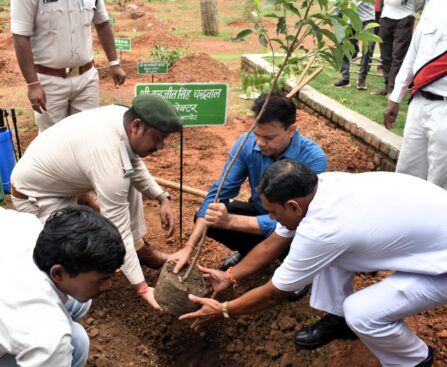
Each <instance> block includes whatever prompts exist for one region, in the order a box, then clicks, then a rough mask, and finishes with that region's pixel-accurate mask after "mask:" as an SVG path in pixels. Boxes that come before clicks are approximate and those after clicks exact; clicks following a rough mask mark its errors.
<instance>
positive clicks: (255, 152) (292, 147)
mask: <svg viewBox="0 0 447 367" xmlns="http://www.w3.org/2000/svg"><path fill="white" fill-rule="evenodd" d="M245 135H246V133H245V134H243V135H242V136H241V137H240V138H239V139H238V140H237V141H236V143H235V144H234V146H233V148H232V149H231V152H230V155H229V157H228V160H227V162H226V163H225V166H224V169H223V170H222V173H221V175H220V177H219V179H218V180H217V181H216V182H214V184H213V186H211V189H210V191H209V192H208V195H207V196H206V198H205V200H204V201H203V203H202V206H201V207H200V209H199V211H198V212H197V216H198V217H204V216H205V213H206V209H207V208H208V205H209V204H210V203H212V202H213V201H214V198H215V197H216V192H217V188H218V187H219V184H220V182H221V180H222V175H223V172H225V169H226V168H227V166H228V164H229V163H230V161H231V159H232V158H233V156H234V154H235V153H236V150H237V149H238V147H239V146H240V144H241V142H242V140H243V139H244V137H245ZM283 158H289V159H293V160H294V161H296V162H298V163H302V164H304V165H306V166H307V167H309V168H310V169H311V170H313V171H314V172H315V173H316V174H319V173H322V172H324V171H326V165H327V157H326V154H324V152H323V150H322V149H321V148H320V146H319V145H318V144H317V143H315V142H314V141H312V140H310V139H308V138H306V137H304V136H302V135H300V133H299V132H298V131H296V132H295V134H294V135H293V137H292V139H291V141H290V144H289V146H288V148H287V149H286V150H285V151H284V152H283V154H282V155H281V156H279V157H275V158H273V157H269V156H265V155H263V154H262V153H261V150H260V148H259V146H258V145H257V144H256V141H255V135H254V133H251V134H250V136H249V137H248V139H247V142H246V143H245V145H244V146H243V148H242V150H241V152H240V153H239V156H238V157H237V159H236V162H235V163H234V165H233V167H231V170H230V173H229V174H228V176H227V178H226V180H225V183H224V185H223V187H222V191H221V194H220V197H219V202H221V203H227V202H228V201H229V200H230V199H233V198H235V197H236V196H237V195H238V194H239V190H240V188H241V186H242V184H243V183H244V182H245V180H246V179H247V177H248V182H249V184H250V190H251V197H252V199H253V201H254V204H255V206H256V209H257V210H258V212H259V213H261V215H258V216H257V217H256V218H257V220H258V224H259V228H260V229H261V232H262V234H263V235H264V236H265V237H267V236H269V235H270V234H271V233H272V232H273V231H274V230H275V227H276V221H275V220H273V219H270V217H269V216H268V214H267V212H266V211H265V209H264V208H263V206H262V203H261V200H260V198H259V195H258V193H257V192H256V186H257V185H258V184H259V182H260V181H261V178H262V175H263V174H264V172H265V170H266V169H267V168H268V167H269V166H270V165H272V164H273V163H274V162H275V161H277V160H279V159H283Z"/></svg>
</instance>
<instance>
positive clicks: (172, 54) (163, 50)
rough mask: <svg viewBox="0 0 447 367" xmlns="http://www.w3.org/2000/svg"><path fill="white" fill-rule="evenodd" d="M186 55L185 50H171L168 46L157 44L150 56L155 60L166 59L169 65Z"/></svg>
mask: <svg viewBox="0 0 447 367" xmlns="http://www.w3.org/2000/svg"><path fill="white" fill-rule="evenodd" d="M183 56H185V51H184V50H181V49H179V48H176V49H175V50H169V49H168V48H167V47H164V46H160V45H155V48H154V49H153V50H152V51H151V53H150V55H149V57H150V58H151V59H153V60H155V61H166V62H167V63H168V66H171V65H173V64H175V63H176V62H177V61H178V60H179V59H181V58H182V57H183Z"/></svg>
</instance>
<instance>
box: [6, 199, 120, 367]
mask: <svg viewBox="0 0 447 367" xmlns="http://www.w3.org/2000/svg"><path fill="white" fill-rule="evenodd" d="M0 232H1V233H2V241H1V242H0V278H1V279H2V281H1V282H0V315H1V317H0V366H1V367H12V366H14V367H16V366H21V367H49V366H57V367H70V366H72V367H82V366H84V365H85V363H86V362H87V357H88V350H89V339H88V335H87V333H86V332H85V330H84V328H83V327H82V326H81V325H80V324H79V323H78V322H77V321H79V320H80V319H81V318H82V317H83V316H84V315H85V314H86V313H87V312H88V310H89V308H90V304H91V299H92V298H94V297H96V296H98V295H99V294H100V293H102V292H104V291H106V290H107V289H109V288H110V287H111V285H112V280H111V277H112V275H113V273H114V272H115V270H116V269H118V268H119V267H120V266H121V265H122V263H123V261H124V255H125V248H124V244H123V240H122V239H121V236H120V234H119V232H118V230H117V228H116V227H115V226H114V225H113V224H112V223H111V222H110V221H109V220H107V219H105V218H104V217H102V216H101V215H100V214H99V213H97V212H95V211H93V210H92V209H89V208H81V207H79V208H73V207H71V208H64V209H61V210H59V211H57V212H54V213H53V214H52V216H51V217H50V218H49V219H48V221H47V222H46V223H45V226H43V229H42V224H41V223H40V222H39V220H38V219H37V218H36V217H35V216H34V215H31V214H25V213H18V212H16V211H13V210H6V209H3V208H0Z"/></svg>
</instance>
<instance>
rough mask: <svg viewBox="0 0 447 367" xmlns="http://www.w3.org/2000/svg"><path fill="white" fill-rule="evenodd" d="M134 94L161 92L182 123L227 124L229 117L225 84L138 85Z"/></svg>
mask: <svg viewBox="0 0 447 367" xmlns="http://www.w3.org/2000/svg"><path fill="white" fill-rule="evenodd" d="M135 94H136V95H137V96H138V95H141V94H158V95H159V96H162V97H163V98H164V99H166V100H168V101H169V102H170V103H171V104H172V105H173V106H174V108H175V109H176V111H177V113H178V114H179V116H180V117H181V118H182V120H183V126H210V125H224V124H225V122H226V119H227V100H228V85H227V84H224V83H152V84H137V85H136V86H135Z"/></svg>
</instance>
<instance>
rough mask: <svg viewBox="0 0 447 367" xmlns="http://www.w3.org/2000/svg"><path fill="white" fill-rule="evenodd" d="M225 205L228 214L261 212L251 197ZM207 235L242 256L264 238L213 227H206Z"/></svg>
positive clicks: (246, 214) (255, 214) (254, 214)
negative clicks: (246, 200) (245, 200)
mask: <svg viewBox="0 0 447 367" xmlns="http://www.w3.org/2000/svg"><path fill="white" fill-rule="evenodd" d="M225 205H226V207H227V211H228V213H229V214H236V215H245V216H250V217H255V216H258V215H262V214H263V213H259V212H258V210H257V209H256V206H255V204H254V202H253V201H252V200H251V199H250V200H249V201H248V202H244V201H237V200H234V201H232V202H231V203H228V204H225ZM195 220H196V217H194V221H195ZM207 236H208V237H210V238H212V239H213V240H215V241H217V242H220V243H221V244H223V245H224V246H226V247H228V248H230V249H231V250H233V251H239V252H240V253H241V255H242V256H245V255H247V254H248V253H249V252H250V251H251V249H252V248H253V247H255V246H256V245H257V244H259V243H260V242H262V241H264V240H265V239H266V237H265V236H263V235H260V234H253V233H245V232H240V231H232V230H227V229H220V228H213V227H210V228H209V229H208V233H207ZM288 252H289V249H287V250H286V251H285V252H284V253H283V254H282V255H281V256H280V259H284V257H286V255H287V254H288Z"/></svg>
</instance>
